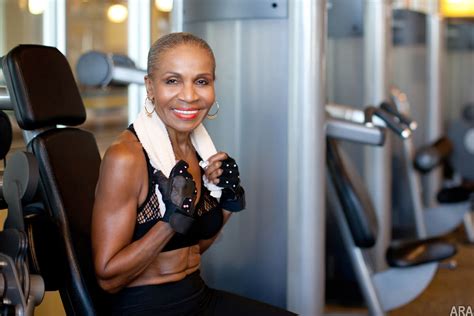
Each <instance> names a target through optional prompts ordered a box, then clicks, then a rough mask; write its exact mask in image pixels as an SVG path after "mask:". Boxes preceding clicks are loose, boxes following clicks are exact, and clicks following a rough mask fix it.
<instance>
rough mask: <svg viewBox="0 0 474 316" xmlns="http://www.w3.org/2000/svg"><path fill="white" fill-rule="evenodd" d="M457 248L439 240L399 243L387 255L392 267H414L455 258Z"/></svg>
mask: <svg viewBox="0 0 474 316" xmlns="http://www.w3.org/2000/svg"><path fill="white" fill-rule="evenodd" d="M456 252H457V249H456V246H455V245H453V244H451V243H449V242H446V241H443V240H441V239H438V238H432V239H425V240H415V241H399V242H396V243H393V244H392V245H391V246H390V247H389V248H388V249H387V253H386V258H387V263H388V264H389V265H390V266H391V267H400V268H403V267H412V266H417V265H420V264H423V263H428V262H438V261H441V260H444V259H448V258H450V257H452V256H454V255H455V254H456Z"/></svg>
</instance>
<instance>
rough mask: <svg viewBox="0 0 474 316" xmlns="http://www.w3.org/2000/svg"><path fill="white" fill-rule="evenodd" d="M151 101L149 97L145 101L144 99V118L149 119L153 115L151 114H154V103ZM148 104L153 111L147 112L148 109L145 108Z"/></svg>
mask: <svg viewBox="0 0 474 316" xmlns="http://www.w3.org/2000/svg"><path fill="white" fill-rule="evenodd" d="M153 101H154V100H152V99H150V98H149V97H146V99H145V105H144V108H145V112H146V116H148V117H151V116H152V115H153V112H155V103H154V102H153ZM148 103H151V106H152V107H153V110H151V111H148V108H147V105H148Z"/></svg>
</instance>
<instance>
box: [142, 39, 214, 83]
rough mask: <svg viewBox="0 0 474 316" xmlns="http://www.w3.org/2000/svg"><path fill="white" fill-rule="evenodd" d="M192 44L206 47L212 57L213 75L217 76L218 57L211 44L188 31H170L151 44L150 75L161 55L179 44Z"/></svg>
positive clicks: (148, 70) (149, 55) (148, 68)
mask: <svg viewBox="0 0 474 316" xmlns="http://www.w3.org/2000/svg"><path fill="white" fill-rule="evenodd" d="M183 44H191V45H196V46H197V47H200V48H203V49H205V50H206V51H207V52H208V53H209V55H210V56H211V58H212V64H213V65H212V75H213V76H214V77H215V71H216V59H215V57H214V53H213V52H212V49H211V47H210V46H209V44H208V43H207V42H206V41H205V40H203V39H202V38H200V37H197V36H196V35H193V34H191V33H186V32H178V33H170V34H167V35H164V36H162V37H160V38H159V39H158V40H156V41H155V42H154V43H153V45H151V48H150V51H149V52H148V64H147V72H148V76H150V75H151V73H152V71H153V69H155V68H156V67H157V66H158V63H159V59H160V56H161V55H162V54H163V53H165V52H166V51H167V50H169V49H171V48H175V47H177V46H179V45H183Z"/></svg>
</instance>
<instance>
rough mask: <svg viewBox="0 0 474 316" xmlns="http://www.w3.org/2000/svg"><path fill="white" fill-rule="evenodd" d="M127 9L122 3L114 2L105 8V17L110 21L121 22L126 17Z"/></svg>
mask: <svg viewBox="0 0 474 316" xmlns="http://www.w3.org/2000/svg"><path fill="white" fill-rule="evenodd" d="M127 16H128V9H127V7H126V6H124V5H123V4H114V5H111V6H110V7H109V9H108V10H107V17H108V18H109V20H110V21H111V22H114V23H122V22H123V21H125V20H126V19H127Z"/></svg>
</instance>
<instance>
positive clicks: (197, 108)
mask: <svg viewBox="0 0 474 316" xmlns="http://www.w3.org/2000/svg"><path fill="white" fill-rule="evenodd" d="M214 72H215V59H214V54H213V53H212V50H211V48H210V47H209V45H208V44H207V43H206V42H205V41H203V40H202V39H200V38H198V37H196V36H194V35H191V34H188V33H172V34H168V35H166V36H164V37H162V38H160V39H159V40H158V41H157V42H155V43H154V44H153V46H152V48H151V49H150V53H149V55H148V75H147V76H146V77H145V84H146V90H147V100H146V103H145V106H144V108H143V110H142V111H141V112H140V113H139V115H138V117H137V119H136V120H135V121H134V123H133V124H132V125H130V126H129V128H128V129H127V130H126V131H124V132H123V133H122V134H121V135H120V136H119V137H118V139H117V140H116V142H115V143H114V144H112V146H111V147H110V148H109V149H108V150H107V152H106V153H105V156H104V159H103V162H102V165H101V171H100V176H99V181H98V184H97V190H96V200H95V204H94V211H93V217H92V248H93V254H94V265H95V271H96V276H97V280H98V283H99V285H100V286H101V287H102V288H103V289H104V290H105V291H107V292H109V293H111V295H112V297H111V298H112V303H113V305H112V310H113V313H114V314H117V315H157V314H159V315H203V314H205V315H293V314H292V313H289V312H287V311H285V310H281V309H279V308H276V307H273V306H271V305H267V304H264V303H260V302H257V301H254V300H250V299H247V298H243V297H240V296H237V295H234V294H230V293H227V292H223V291H219V290H214V289H210V288H208V287H207V286H206V284H205V283H204V281H203V280H202V279H201V277H200V273H199V267H200V262H201V254H202V253H203V252H204V251H206V250H207V249H208V248H209V247H210V246H211V244H212V243H213V242H214V240H215V239H216V237H217V235H218V233H219V231H220V230H221V229H222V227H223V226H224V225H225V223H226V222H227V220H228V219H229V217H230V215H231V214H232V213H233V212H238V211H241V210H243V209H244V208H245V192H244V189H243V188H242V187H241V185H240V178H239V169H238V166H237V162H236V161H235V160H234V159H232V158H230V157H229V156H228V155H227V153H224V152H217V150H216V149H215V147H214V144H213V143H212V139H211V138H210V136H209V134H208V133H207V132H206V130H205V128H204V126H203V125H202V121H203V120H204V118H205V117H206V115H207V113H208V112H209V109H210V108H211V107H212V105H213V104H214V102H215V89H214V79H215V74H214Z"/></svg>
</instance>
